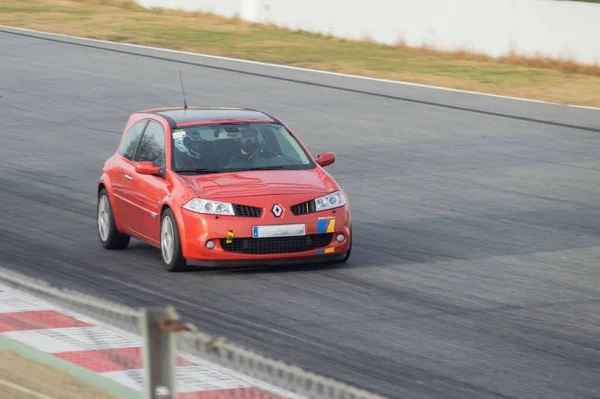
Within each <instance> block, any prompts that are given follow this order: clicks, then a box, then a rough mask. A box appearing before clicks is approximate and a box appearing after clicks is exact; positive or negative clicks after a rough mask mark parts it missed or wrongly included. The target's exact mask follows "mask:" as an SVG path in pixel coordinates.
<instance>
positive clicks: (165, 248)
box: [160, 209, 187, 272]
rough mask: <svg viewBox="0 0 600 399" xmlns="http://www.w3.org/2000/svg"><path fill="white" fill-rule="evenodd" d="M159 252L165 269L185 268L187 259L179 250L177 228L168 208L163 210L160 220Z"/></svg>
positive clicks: (171, 270) (175, 270) (179, 242)
mask: <svg viewBox="0 0 600 399" xmlns="http://www.w3.org/2000/svg"><path fill="white" fill-rule="evenodd" d="M160 253H161V256H162V260H163V262H164V264H165V269H166V270H167V271H170V272H179V271H183V270H185V269H186V267H187V261H186V259H185V258H184V257H183V253H182V251H181V240H180V238H179V228H178V227H177V221H176V220H175V216H174V215H173V212H172V211H171V210H170V209H167V210H165V212H164V213H163V215H162V217H161V220H160Z"/></svg>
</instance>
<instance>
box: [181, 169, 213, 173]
mask: <svg viewBox="0 0 600 399" xmlns="http://www.w3.org/2000/svg"><path fill="white" fill-rule="evenodd" d="M175 172H177V173H223V171H222V170H217V169H201V168H184V169H177V170H175Z"/></svg>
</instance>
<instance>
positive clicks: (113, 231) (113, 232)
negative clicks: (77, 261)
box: [96, 188, 131, 249]
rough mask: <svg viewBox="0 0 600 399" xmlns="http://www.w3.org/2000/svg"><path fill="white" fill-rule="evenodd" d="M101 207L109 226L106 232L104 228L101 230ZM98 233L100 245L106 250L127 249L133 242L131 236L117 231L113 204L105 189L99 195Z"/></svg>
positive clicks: (97, 205)
mask: <svg viewBox="0 0 600 399" xmlns="http://www.w3.org/2000/svg"><path fill="white" fill-rule="evenodd" d="M101 205H102V207H103V210H104V212H105V213H106V218H103V219H104V221H105V222H106V223H107V224H108V226H105V227H106V230H104V228H101V222H100V207H101ZM104 206H106V207H104ZM101 230H102V231H101ZM96 232H97V233H98V238H99V239H100V243H101V244H102V246H103V247H104V248H105V249H125V248H127V246H128V245H129V241H130V240H131V237H130V236H128V235H127V234H123V233H121V232H120V231H119V230H118V229H117V226H116V225H115V218H114V216H113V212H112V204H111V202H110V198H109V196H108V193H107V192H106V189H104V188H103V189H102V190H101V191H100V193H99V194H98V202H97V204H96ZM105 232H107V234H104V233H105ZM103 236H105V237H103Z"/></svg>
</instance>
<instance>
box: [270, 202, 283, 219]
mask: <svg viewBox="0 0 600 399" xmlns="http://www.w3.org/2000/svg"><path fill="white" fill-rule="evenodd" d="M271 210H272V211H273V214H274V215H275V216H277V217H279V216H281V214H282V213H283V209H281V207H280V206H279V204H275V205H273V208H272V209H271Z"/></svg>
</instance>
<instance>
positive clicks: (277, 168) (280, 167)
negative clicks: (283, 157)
mask: <svg viewBox="0 0 600 399" xmlns="http://www.w3.org/2000/svg"><path fill="white" fill-rule="evenodd" d="M284 169H286V167H285V166H262V167H259V168H249V169H244V171H246V170H284Z"/></svg>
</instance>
